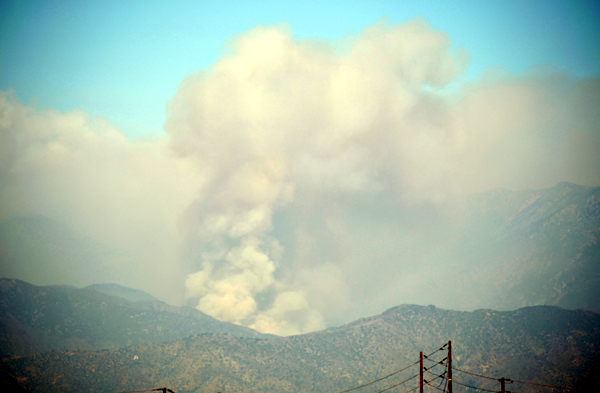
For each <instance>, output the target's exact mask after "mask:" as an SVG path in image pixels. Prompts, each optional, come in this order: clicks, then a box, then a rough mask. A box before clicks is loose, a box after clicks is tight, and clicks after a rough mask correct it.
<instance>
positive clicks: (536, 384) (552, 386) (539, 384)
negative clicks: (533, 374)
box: [452, 367, 573, 390]
mask: <svg viewBox="0 0 600 393" xmlns="http://www.w3.org/2000/svg"><path fill="white" fill-rule="evenodd" d="M452 370H455V371H460V372H461V373H465V374H470V375H473V376H475V377H480V378H486V379H491V380H494V381H500V378H492V377H488V376H486V375H481V374H476V373H472V372H469V371H465V370H461V369H458V368H454V367H452ZM504 380H505V381H506V382H508V383H511V382H515V383H522V384H525V385H533V386H542V387H545V388H554V389H562V390H573V388H567V387H564V386H554V385H545V384H542V383H535V382H524V381H516V380H514V379H508V378H505V379H504Z"/></svg>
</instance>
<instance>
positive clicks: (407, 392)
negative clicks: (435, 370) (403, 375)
mask: <svg viewBox="0 0 600 393" xmlns="http://www.w3.org/2000/svg"><path fill="white" fill-rule="evenodd" d="M418 388H419V385H417V386H416V387H414V388H412V389H410V390H407V391H406V392H404V393H410V392H414V391H415V390H417V389H418Z"/></svg>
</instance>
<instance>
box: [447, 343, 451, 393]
mask: <svg viewBox="0 0 600 393" xmlns="http://www.w3.org/2000/svg"><path fill="white" fill-rule="evenodd" d="M448 393H452V340H448Z"/></svg>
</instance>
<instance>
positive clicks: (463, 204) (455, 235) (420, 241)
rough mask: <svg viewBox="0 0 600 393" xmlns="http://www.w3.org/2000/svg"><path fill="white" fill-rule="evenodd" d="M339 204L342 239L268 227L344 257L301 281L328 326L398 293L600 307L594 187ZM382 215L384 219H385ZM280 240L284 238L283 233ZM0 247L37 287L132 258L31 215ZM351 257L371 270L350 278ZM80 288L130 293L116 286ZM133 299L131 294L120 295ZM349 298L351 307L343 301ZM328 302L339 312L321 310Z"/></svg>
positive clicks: (105, 277) (598, 213)
mask: <svg viewBox="0 0 600 393" xmlns="http://www.w3.org/2000/svg"><path fill="white" fill-rule="evenodd" d="M346 206H347V211H341V212H339V215H340V216H343V217H345V219H344V221H345V224H344V225H346V226H347V227H349V228H363V230H361V231H358V232H357V233H356V234H355V235H352V232H350V233H347V236H345V237H344V239H345V240H344V242H343V243H338V242H334V241H333V240H335V239H339V237H337V238H332V237H330V236H328V235H327V233H328V232H329V229H328V227H327V226H324V225H323V224H324V223H323V221H322V220H321V217H315V218H313V219H311V220H309V221H306V220H305V221H303V222H301V221H300V220H299V218H298V217H297V216H296V215H295V213H294V212H293V211H288V212H282V213H280V214H279V215H278V216H277V217H276V222H277V226H283V227H285V225H288V224H286V223H289V222H295V223H296V225H299V227H302V228H305V229H306V231H309V230H310V233H311V236H312V237H313V242H312V245H311V246H310V247H308V248H299V247H300V245H298V244H296V245H294V244H293V242H292V241H291V240H290V242H291V244H292V247H290V248H287V249H286V252H287V253H288V254H289V255H292V256H293V257H294V258H296V257H299V256H300V255H302V254H306V253H313V254H315V253H319V252H327V253H329V254H330V257H331V258H335V259H337V260H348V259H347V258H349V257H350V256H352V258H351V259H350V261H352V263H350V264H349V265H347V270H346V271H340V270H338V269H334V268H333V265H329V266H330V268H327V269H324V268H320V269H324V270H322V271H321V270H319V269H317V270H316V271H315V272H317V271H321V272H322V276H317V277H313V279H314V282H307V283H306V285H308V288H312V289H314V291H309V292H307V293H306V296H307V297H308V299H311V302H313V303H314V304H321V305H322V306H323V307H326V308H325V309H326V310H329V311H330V314H327V316H326V318H325V320H326V321H327V325H329V326H331V325H338V324H340V323H341V322H343V321H345V320H347V319H348V318H350V317H360V316H363V315H365V314H368V312H369V310H379V309H382V308H384V307H387V306H389V305H390V303H391V302H396V303H401V302H402V301H406V302H411V303H415V304H435V305H438V306H440V307H442V306H443V307H446V308H452V309H458V310H474V309H477V308H493V309H498V310H514V309H517V308H519V307H523V306H531V305H543V304H546V305H558V306H561V307H564V308H570V309H578V308H584V309H588V310H594V311H596V312H598V311H600V263H598V261H600V246H599V244H598V241H597V239H598V238H599V237H600V208H599V206H600V188H597V187H596V188H593V187H583V186H578V185H575V184H572V183H560V184H558V185H557V186H555V187H553V188H550V189H545V190H527V191H520V192H514V191H509V190H493V191H488V192H485V193H479V194H474V195H471V196H468V197H465V198H461V199H457V200H453V201H450V202H447V203H445V204H444V205H440V206H439V207H436V208H435V209H431V208H415V209H400V210H398V209H397V208H394V206H392V205H388V206H377V207H375V206H370V205H365V204H364V203H363V202H361V201H355V202H353V203H349V202H346ZM391 211H395V215H392V216H390V215H389V213H390V212H391ZM384 216H385V217H386V218H385V219H384ZM381 223H383V224H381ZM280 237H281V238H282V242H283V244H287V241H286V238H285V234H283V233H282V234H281V236H280ZM0 246H1V247H0V257H1V258H2V259H1V260H2V263H3V266H4V269H3V272H6V273H5V274H7V273H8V275H12V276H21V277H23V278H24V279H31V280H32V281H33V282H34V283H37V284H40V282H43V281H44V280H47V279H48V278H52V277H54V280H55V281H53V283H55V284H58V283H60V282H61V281H60V278H61V277H62V278H63V279H64V278H65V277H68V276H69V275H70V277H72V279H70V280H69V279H67V280H66V282H67V283H70V284H71V285H73V284H76V283H77V281H78V280H79V279H81V278H82V277H86V278H85V280H84V281H82V283H83V284H91V283H93V282H94V280H97V281H96V282H98V281H99V282H103V281H104V282H106V281H109V280H111V279H114V280H115V281H117V282H121V283H124V282H127V280H129V278H128V275H127V271H129V272H130V273H131V274H134V270H132V269H134V268H135V263H133V262H132V260H131V258H128V257H126V253H125V252H124V251H119V250H116V249H110V248H109V247H107V246H102V245H101V244H99V243H97V242H94V241H93V240H92V239H90V238H87V237H84V236H83V235H80V234H78V233H77V232H74V231H73V230H71V229H69V228H67V227H65V226H64V225H61V224H59V223H56V222H54V221H53V220H51V219H48V218H46V217H42V216H30V217H17V218H13V219H10V220H5V221H4V222H3V223H2V224H0ZM311 250H313V251H311ZM326 250H330V251H326ZM333 250H336V251H335V252H334V251H333ZM315 255H316V254H315ZM361 261H371V262H372V263H374V264H377V265H378V266H381V267H382V268H383V270H378V269H368V270H366V271H362V273H361V274H360V275H358V272H359V271H361V270H360V269H362V268H361V266H363V265H362V262H361ZM409 261H412V262H411V263H409V264H407V262H409ZM415 261H416V262H415ZM371 262H369V263H371ZM90 265H91V266H92V267H93V268H92V269H88V266H90ZM127 266H128V267H127ZM48 269H53V271H52V272H49V271H48ZM86 269H88V270H86ZM124 269H125V270H124ZM127 269H129V270H127ZM332 269H333V270H332ZM352 269H356V274H355V273H353V270H352ZM60 272H63V273H64V275H63V276H61V275H60V274H61V273H60ZM57 274H59V275H57ZM332 275H333V276H332ZM338 275H339V276H338ZM307 277H308V276H307ZM311 277H312V276H311ZM75 278H77V279H75ZM342 278H343V279H344V280H346V281H347V284H346V285H343V283H342V282H341V281H340V280H341V279H342ZM326 280H329V281H327V282H325V281H326ZM353 280H354V281H353ZM140 284H141V285H140V286H141V287H144V286H143V283H140ZM164 285H167V284H164ZM349 287H351V288H354V291H353V292H352V293H349V292H348V291H349ZM91 288H96V289H97V290H99V291H100V292H104V293H107V294H112V295H117V296H124V295H125V292H123V291H130V292H131V293H132V296H135V295H133V293H134V292H132V291H131V290H128V289H122V288H121V287H119V286H117V285H115V286H110V285H102V286H99V285H93V286H91ZM119 288H121V289H119ZM149 290H150V291H156V290H157V288H154V287H152V288H150V289H149ZM124 297H127V296H124ZM135 299H139V300H142V299H143V297H139V298H130V300H135ZM264 301H265V302H267V301H268V298H266V299H264ZM350 303H351V304H355V305H356V307H355V308H350V306H349V304H350ZM311 304H312V303H311ZM335 304H338V305H340V307H341V309H340V310H331V309H330V308H327V307H331V306H332V305H335ZM191 305H193V304H191Z"/></svg>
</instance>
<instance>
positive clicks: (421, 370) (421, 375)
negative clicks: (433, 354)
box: [419, 351, 423, 393]
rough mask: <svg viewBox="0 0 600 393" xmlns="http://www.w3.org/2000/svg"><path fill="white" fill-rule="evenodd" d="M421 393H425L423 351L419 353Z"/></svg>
mask: <svg viewBox="0 0 600 393" xmlns="http://www.w3.org/2000/svg"><path fill="white" fill-rule="evenodd" d="M419 393H423V351H421V352H419Z"/></svg>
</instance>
